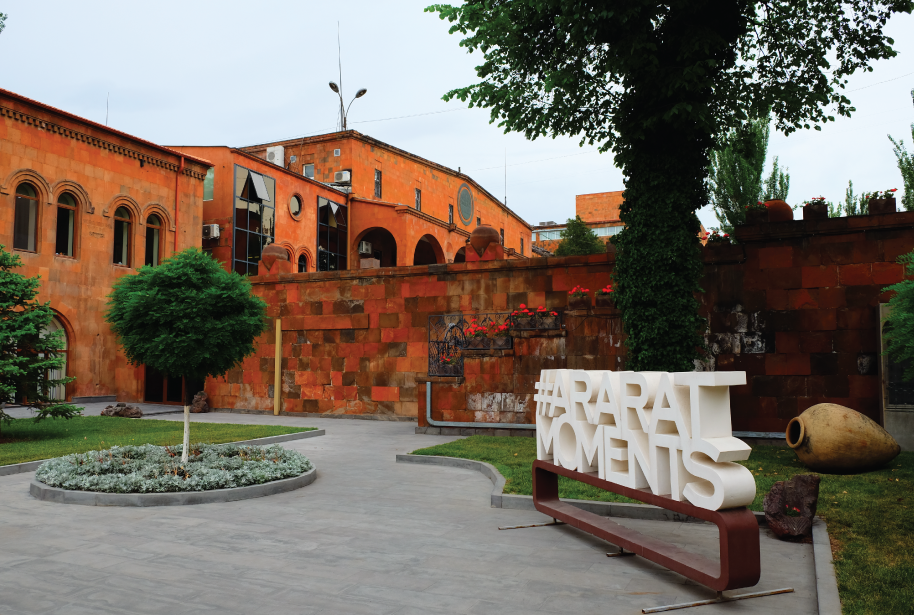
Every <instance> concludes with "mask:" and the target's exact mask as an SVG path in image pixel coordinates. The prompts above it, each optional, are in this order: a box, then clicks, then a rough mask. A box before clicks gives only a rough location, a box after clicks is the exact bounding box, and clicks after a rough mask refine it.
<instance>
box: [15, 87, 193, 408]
mask: <svg viewBox="0 0 914 615" xmlns="http://www.w3.org/2000/svg"><path fill="white" fill-rule="evenodd" d="M209 166H210V165H209V162H208V161H206V160H204V159H200V158H197V157H195V156H189V155H182V154H181V153H180V152H176V151H174V150H171V149H168V148H165V147H162V146H159V145H155V144H153V143H149V142H148V141H144V140H142V139H138V138H136V137H133V136H131V135H128V134H125V133H122V132H119V131H117V130H113V129H111V128H108V127H106V126H102V125H100V124H96V123H95V122H91V121H88V120H85V119H83V118H80V117H77V116H75V115H72V114H70V113H66V112H64V111H61V110H59V109H55V108H53V107H50V106H48V105H45V104H42V103H39V102H36V101H33V100H30V99H28V98H25V97H23V96H19V95H18V94H14V93H13V92H8V91H6V90H0V204H2V206H0V244H3V245H4V246H5V249H7V250H10V251H12V252H13V253H14V254H15V255H17V256H18V257H19V258H20V259H21V261H22V267H21V268H20V269H18V271H17V272H18V273H21V274H23V275H26V276H29V277H34V276H40V278H41V287H40V288H41V290H40V294H39V296H38V299H39V300H40V301H42V302H46V301H47V302H50V304H51V308H52V309H53V310H54V314H55V320H54V323H53V325H52V327H53V328H55V329H62V330H63V331H64V332H65V334H66V344H67V346H66V348H65V349H64V350H65V351H66V357H67V365H66V375H68V376H74V377H76V380H75V381H74V382H72V383H70V384H69V385H68V386H67V390H66V391H65V392H63V393H65V395H66V397H67V398H68V399H75V400H77V401H79V400H84V401H85V400H93V399H97V400H105V399H110V400H114V399H115V398H116V399H119V400H126V401H135V400H140V399H147V400H151V401H153V400H154V401H164V400H165V399H167V398H169V397H170V398H175V397H177V398H178V400H180V392H181V389H182V386H183V385H182V383H168V382H167V380H166V379H164V378H162V377H161V375H157V374H154V373H151V372H150V373H148V374H147V371H146V370H145V368H143V367H142V366H139V367H137V366H132V365H129V364H128V363H127V360H126V358H125V356H124V355H123V353H122V352H120V351H119V350H118V347H117V343H116V340H115V337H114V335H113V334H112V333H111V330H110V328H109V327H108V324H107V323H106V322H105V321H104V312H105V309H106V302H107V298H106V297H107V295H108V293H109V292H110V291H111V287H112V285H113V284H114V282H115V281H116V280H117V279H118V278H119V277H120V276H122V275H127V274H130V273H132V272H133V271H135V270H136V269H137V268H138V267H141V266H143V265H145V264H157V263H158V262H160V261H161V260H162V259H164V258H167V257H168V256H170V255H171V254H173V253H174V252H175V251H180V250H183V249H185V248H189V247H194V246H196V247H199V246H200V245H201V234H200V228H201V224H202V219H201V212H202V202H203V201H202V199H203V181H204V178H205V176H206V172H207V169H208V167H209Z"/></svg>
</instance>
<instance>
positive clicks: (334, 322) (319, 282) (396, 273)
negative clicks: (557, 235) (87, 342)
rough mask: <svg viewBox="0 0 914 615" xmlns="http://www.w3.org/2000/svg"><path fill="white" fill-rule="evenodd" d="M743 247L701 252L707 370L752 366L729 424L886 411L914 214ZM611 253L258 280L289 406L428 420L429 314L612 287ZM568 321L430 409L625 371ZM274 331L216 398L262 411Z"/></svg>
mask: <svg viewBox="0 0 914 615" xmlns="http://www.w3.org/2000/svg"><path fill="white" fill-rule="evenodd" d="M737 235H738V237H740V239H741V240H742V241H743V242H744V243H743V244H742V245H737V246H724V247H706V248H704V258H705V262H706V271H705V273H706V275H705V278H704V280H703V281H702V285H703V288H704V289H705V290H706V292H705V293H704V294H702V295H700V296H699V298H700V300H701V305H702V313H703V314H704V315H705V316H708V317H709V323H710V335H709V344H710V347H711V349H712V351H713V359H712V361H711V366H712V367H714V368H716V369H719V370H745V371H746V372H747V375H748V379H749V381H748V384H747V385H745V386H742V387H735V388H734V389H733V390H732V408H733V426H734V429H736V430H741V431H781V430H783V429H784V428H785V427H786V425H787V422H788V421H789V419H790V418H791V417H793V416H796V415H797V414H798V413H800V412H802V411H803V410H804V409H805V408H807V407H809V406H811V405H814V404H816V403H820V402H826V401H831V402H835V403H839V404H842V405H846V406H848V407H851V408H854V409H855V410H859V411H861V412H863V413H865V414H866V415H868V416H870V417H872V418H874V419H876V420H881V416H880V415H881V412H880V405H879V404H880V400H879V382H878V375H877V372H876V369H877V367H876V366H877V361H876V358H877V352H878V348H877V345H878V337H879V336H878V326H879V323H878V318H877V312H878V304H879V303H880V302H883V301H885V300H886V299H887V297H886V296H885V295H884V294H883V293H882V288H883V287H884V286H886V285H889V284H892V283H894V282H897V281H899V280H901V279H902V275H903V272H902V269H901V267H900V265H898V264H897V263H895V260H896V259H897V257H898V256H899V255H901V254H904V253H906V252H909V251H911V250H912V249H914V213H897V214H891V215H885V216H866V217H859V218H851V219H832V220H822V221H796V222H783V223H776V224H765V225H760V226H755V227H742V228H740V229H738V231H737ZM613 262H614V254H612V253H608V254H600V255H593V256H588V257H568V258H548V259H528V260H526V259H525V260H521V261H493V262H482V263H461V264H457V265H453V264H452V265H446V266H442V265H437V266H431V267H411V268H396V269H381V270H373V271H371V272H365V271H363V272H341V273H321V274H305V275H297V274H293V275H285V276H279V277H270V278H266V277H264V278H254V283H255V289H256V292H257V293H258V294H259V295H261V296H263V297H264V298H265V299H266V300H267V301H268V303H269V304H270V316H271V317H275V316H281V317H282V318H283V323H284V328H285V329H287V331H286V333H284V334H283V356H284V357H285V358H284V373H283V383H284V384H283V398H284V408H283V409H284V410H286V411H292V412H296V411H305V412H336V413H354V414H359V413H377V414H395V415H400V416H411V417H418V418H419V420H420V424H424V416H425V385H424V379H423V375H424V374H425V372H426V369H427V352H428V351H427V330H426V329H427V322H428V316H429V315H430V314H443V313H452V312H464V313H474V312H484V311H504V310H509V309H511V308H514V307H516V306H518V305H519V304H520V303H525V304H527V305H533V306H539V305H545V306H546V307H549V308H550V309H552V308H556V309H563V308H564V307H565V305H566V299H567V291H568V290H569V289H570V288H571V287H573V286H575V285H576V284H584V285H585V286H588V287H589V288H591V289H596V288H600V287H601V286H602V285H604V284H606V283H607V282H608V281H609V276H610V273H611V270H612V265H613ZM597 312H599V310H591V312H590V313H588V314H586V315H584V314H580V313H575V314H574V315H568V317H567V318H566V337H534V338H529V339H527V338H518V339H515V347H514V350H513V353H511V352H505V353H503V356H500V355H498V354H493V355H492V356H481V357H480V356H472V357H467V358H466V360H465V369H464V374H465V377H464V380H463V381H462V382H455V383H454V384H446V383H442V382H439V381H436V382H435V383H434V384H433V385H432V387H433V388H432V390H433V404H432V410H433V412H432V418H433V419H436V420H444V421H473V422H528V423H529V422H532V421H533V415H532V412H533V404H532V393H533V383H534V382H535V381H536V378H537V376H538V375H539V373H540V370H542V369H548V368H561V367H567V368H571V369H620V368H621V367H623V366H624V355H623V353H624V343H623V338H624V335H623V332H622V331H621V327H620V322H619V320H618V319H613V318H612V314H607V313H604V314H599V313H597ZM271 336H272V333H271V334H269V335H268V336H265V338H264V339H263V340H262V343H260V344H259V345H258V348H257V356H255V357H253V358H251V359H248V360H247V361H245V363H244V365H243V366H242V368H241V369H238V370H234V371H232V372H230V373H229V374H228V376H227V379H225V380H212V381H210V382H209V383H208V384H207V391H208V392H209V393H210V394H211V395H212V396H213V405H215V406H216V407H229V408H259V409H264V410H266V409H271V408H272V397H271V396H270V390H271V389H270V387H271V385H272V382H273V358H272V357H273V353H274V348H273V346H272V339H273V338H272V337H271Z"/></svg>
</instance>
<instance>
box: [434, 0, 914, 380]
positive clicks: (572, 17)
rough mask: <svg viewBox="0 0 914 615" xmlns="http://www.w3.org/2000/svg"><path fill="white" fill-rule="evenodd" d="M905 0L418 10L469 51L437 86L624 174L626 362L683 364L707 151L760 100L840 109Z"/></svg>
mask: <svg viewBox="0 0 914 615" xmlns="http://www.w3.org/2000/svg"><path fill="white" fill-rule="evenodd" d="M911 9H912V2H911V0H854V1H853V2H835V1H834V0H827V1H826V0H812V1H810V2H803V3H796V2H793V1H792V0H772V1H770V2H766V3H764V4H762V3H756V2H750V1H748V0H735V1H733V2H712V1H709V0H672V1H670V2H648V1H646V0H624V1H623V0H524V1H518V0H515V1H512V0H466V1H465V2H463V3H462V4H460V5H459V6H450V5H447V4H437V5H434V6H430V7H428V8H427V9H426V10H427V11H434V12H437V13H439V15H440V17H441V18H442V19H446V20H448V21H450V22H451V24H452V26H451V28H450V32H452V33H455V32H458V33H460V34H462V35H464V38H463V40H461V42H460V45H461V46H463V47H464V48H466V49H467V51H469V52H471V53H472V52H477V51H478V52H480V53H481V54H482V58H483V59H482V63H481V64H480V65H479V66H478V67H477V68H476V74H477V76H478V77H479V78H480V82H479V83H476V84H474V85H470V86H468V87H463V88H459V89H455V90H451V91H450V92H448V93H447V94H445V96H444V98H445V100H451V99H453V98H457V99H460V100H463V101H468V102H469V105H470V106H471V107H475V106H481V107H486V108H489V109H491V115H490V117H491V120H492V121H493V122H498V125H499V126H500V127H502V128H504V130H505V131H506V132H508V131H517V132H522V133H523V134H524V135H525V136H526V137H527V138H529V139H535V138H537V137H542V136H553V137H554V136H556V135H576V136H580V138H581V144H582V145H583V144H584V143H590V144H594V143H597V142H599V144H600V149H601V151H608V150H612V151H613V153H614V154H615V162H616V164H617V165H618V166H619V167H620V168H621V169H622V171H623V173H624V175H625V178H626V179H625V197H626V198H625V203H624V204H623V206H622V210H621V218H622V221H623V222H624V223H625V224H626V228H625V230H624V231H623V232H622V233H620V234H619V235H616V236H615V238H614V243H615V244H616V245H617V247H618V248H619V253H618V255H617V258H616V267H615V271H614V273H613V276H614V279H615V293H614V295H615V298H616V306H617V307H618V308H620V310H621V312H622V318H623V322H624V323H625V329H626V333H627V335H628V338H627V342H628V357H627V364H626V366H627V368H628V369H635V370H669V371H681V370H691V369H693V366H694V360H695V359H697V358H698V357H699V356H700V349H701V348H702V347H703V341H702V340H703V333H704V331H705V329H706V326H707V324H706V322H705V320H704V319H703V318H700V317H699V315H698V306H699V303H698V299H697V297H696V293H697V292H700V291H701V288H700V286H699V280H700V278H701V276H702V270H703V268H702V263H701V260H700V251H699V239H698V233H699V229H700V224H699V221H698V217H697V216H696V215H695V211H696V210H697V209H699V208H700V207H702V206H704V205H705V204H707V202H708V187H707V176H708V171H707V169H708V166H709V162H710V152H711V151H712V150H713V149H716V148H717V147H718V146H719V141H720V139H721V137H722V136H723V135H725V134H727V132H728V131H729V130H730V129H733V128H740V127H744V126H746V124H747V123H748V122H749V121H750V120H751V119H754V118H760V117H764V116H765V114H766V113H768V112H769V111H770V113H771V114H772V116H773V118H774V120H775V126H776V128H777V129H778V130H781V131H783V132H785V133H790V132H793V131H795V130H797V129H800V128H810V127H815V128H818V127H819V124H821V123H824V122H828V121H832V120H833V119H834V118H833V117H832V116H830V115H828V114H827V112H826V109H830V108H834V109H835V110H836V113H837V114H838V115H845V116H849V115H850V113H851V111H853V107H852V106H851V104H850V100H849V99H848V98H847V97H845V96H844V95H843V94H841V93H840V89H841V88H843V87H844V86H845V84H846V82H847V76H848V75H850V74H852V73H853V72H854V71H856V70H857V69H860V68H867V67H868V65H869V64H870V63H871V62H872V61H873V60H876V59H881V58H890V57H893V56H894V55H896V52H895V51H894V50H893V49H892V44H893V41H892V39H890V38H888V37H887V36H886V35H885V33H884V32H883V28H884V26H885V23H886V21H887V20H888V19H889V17H890V16H891V15H892V14H893V13H897V12H910V11H911Z"/></svg>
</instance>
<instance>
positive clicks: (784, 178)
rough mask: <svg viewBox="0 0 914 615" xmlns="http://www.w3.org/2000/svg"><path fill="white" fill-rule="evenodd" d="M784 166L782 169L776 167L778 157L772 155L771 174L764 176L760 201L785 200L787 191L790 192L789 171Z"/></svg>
mask: <svg viewBox="0 0 914 615" xmlns="http://www.w3.org/2000/svg"><path fill="white" fill-rule="evenodd" d="M787 171H788V169H787V168H785V169H784V170H783V171H782V170H781V169H780V168H779V167H778V157H777V156H775V157H774V161H772V163H771V174H770V175H769V176H768V177H767V178H765V181H764V189H763V190H762V198H761V199H760V200H761V201H762V202H765V201H774V200H780V201H786V200H787V193H788V192H790V173H788V172H787Z"/></svg>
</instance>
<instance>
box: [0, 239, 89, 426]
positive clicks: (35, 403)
mask: <svg viewBox="0 0 914 615" xmlns="http://www.w3.org/2000/svg"><path fill="white" fill-rule="evenodd" d="M4 248H5V246H3V245H0V427H2V425H3V423H5V422H9V421H11V420H12V417H11V416H10V415H8V414H7V413H6V412H4V411H3V405H5V404H8V403H14V402H19V401H21V402H22V403H23V405H27V406H29V407H31V408H33V409H34V411H35V421H36V422H37V421H41V420H44V419H46V418H64V419H69V418H72V417H74V416H77V415H79V413H80V409H79V408H77V407H76V406H73V405H71V404H67V403H65V402H64V401H62V400H60V399H55V398H54V397H53V392H54V391H55V390H60V389H59V388H58V387H64V386H66V385H67V383H69V382H72V381H73V378H67V377H63V376H61V377H55V375H54V374H56V373H59V372H60V370H62V369H63V368H64V365H66V359H65V358H64V356H63V355H62V354H61V353H60V349H61V348H63V347H64V340H63V331H49V330H48V329H49V327H50V325H51V321H52V320H53V319H54V312H53V311H51V305H50V303H41V302H40V301H38V299H37V297H38V292H39V285H40V280H39V278H38V277H34V278H27V277H25V276H24V275H22V274H19V273H16V272H15V271H13V269H16V268H17V267H21V266H22V261H21V260H20V258H19V257H18V256H16V255H15V254H11V253H9V252H7V251H6V250H5V249H4Z"/></svg>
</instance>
